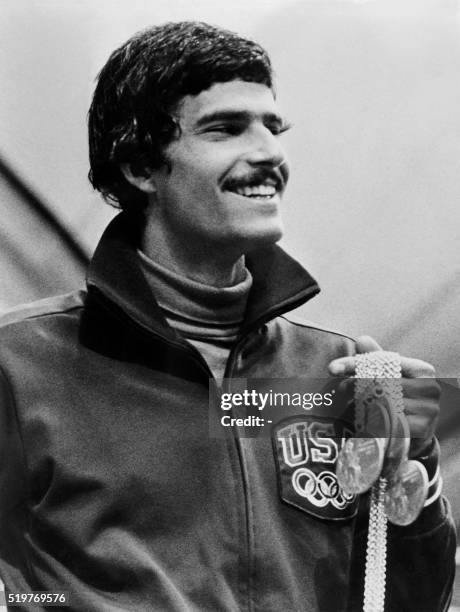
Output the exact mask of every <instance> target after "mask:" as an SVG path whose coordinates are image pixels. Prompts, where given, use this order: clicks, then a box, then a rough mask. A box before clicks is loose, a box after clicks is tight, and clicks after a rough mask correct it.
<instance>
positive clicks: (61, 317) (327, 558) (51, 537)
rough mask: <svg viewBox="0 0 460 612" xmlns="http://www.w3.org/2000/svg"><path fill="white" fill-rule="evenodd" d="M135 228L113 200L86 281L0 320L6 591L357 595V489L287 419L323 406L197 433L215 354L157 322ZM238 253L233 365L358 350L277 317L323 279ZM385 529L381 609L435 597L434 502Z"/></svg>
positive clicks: (261, 372) (160, 605)
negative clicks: (241, 430)
mask: <svg viewBox="0 0 460 612" xmlns="http://www.w3.org/2000/svg"><path fill="white" fill-rule="evenodd" d="M137 239H138V229H137V226H136V224H135V223H133V222H131V221H130V219H129V218H128V217H126V216H125V214H124V213H122V214H121V215H119V216H118V217H117V218H116V219H115V220H114V221H113V222H112V223H111V224H110V226H109V228H108V230H106V232H105V234H104V236H103V238H102V240H101V242H100V244H99V246H98V248H97V251H96V253H95V256H94V258H93V261H92V263H91V266H90V269H89V273H88V280H87V290H86V291H80V292H77V293H75V294H72V295H67V296H64V297H58V298H52V299H48V300H42V301H40V302H37V303H35V304H32V305H29V306H25V307H21V308H18V309H15V310H14V311H13V312H11V313H10V314H9V315H6V316H5V317H4V318H3V321H2V327H1V329H0V367H1V378H0V408H1V409H0V420H1V422H0V436H1V444H0V457H1V462H0V486H1V488H0V494H1V495H0V557H1V561H0V575H1V578H2V579H3V581H4V582H5V585H6V587H7V589H9V590H10V591H12V592H21V593H28V592H30V591H47V592H51V593H56V592H61V591H66V592H67V593H68V594H69V598H70V605H69V607H65V608H64V607H62V609H63V610H75V611H76V610H78V611H79V612H96V611H97V612H109V611H116V610H120V611H131V610H132V611H135V612H151V611H166V612H186V611H196V612H198V611H199V612H204V611H209V612H211V611H212V612H217V611H218V612H236V611H245V612H246V611H248V612H249V611H251V612H256V611H263V612H284V611H286V610H290V611H293V612H301V611H302V612H340V611H345V610H347V611H350V610H352V611H354V610H356V611H357V610H359V609H360V608H361V606H362V602H361V599H362V591H363V584H362V582H363V572H364V550H365V535H366V534H365V527H366V518H367V514H366V508H365V506H366V503H365V502H366V499H365V498H363V499H362V500H361V504H360V506H361V508H358V505H359V503H358V502H359V500H358V499H344V498H343V496H342V497H341V496H340V491H339V490H338V489H337V487H336V486H335V485H334V482H333V476H331V474H333V463H334V461H335V458H336V453H335V451H334V447H333V445H331V444H329V446H324V445H321V444H320V442H319V441H318V439H316V443H315V440H314V436H313V438H309V437H308V436H305V435H301V434H302V433H303V432H306V431H307V430H308V431H309V432H310V433H311V431H312V430H311V429H309V428H310V427H312V426H314V423H315V422H317V421H318V418H317V416H318V415H316V416H315V414H311V413H308V414H307V413H306V412H305V411H303V412H304V414H303V415H301V417H299V418H300V420H299V421H298V422H297V421H296V422H294V425H293V423H292V422H291V421H290V422H289V423H288V426H292V427H293V429H292V436H291V438H290V440H291V443H290V445H288V444H284V446H283V444H282V443H281V442H280V441H279V440H277V439H276V433H275V434H274V435H273V436H272V439H270V437H264V438H260V439H257V440H254V439H244V438H243V439H241V438H239V437H238V435H237V433H236V432H235V431H234V430H233V429H232V428H226V433H225V435H224V436H221V437H218V438H213V437H210V435H209V430H208V416H209V401H208V381H209V378H210V377H211V376H212V375H211V372H210V371H209V369H208V367H207V365H206V363H205V361H204V360H203V358H202V357H201V355H200V354H199V352H198V351H197V350H195V349H194V348H193V347H192V346H191V345H190V344H189V343H188V342H186V341H185V340H184V339H183V338H181V337H180V336H179V334H178V333H177V332H176V331H175V330H174V329H172V328H171V327H169V326H168V325H167V324H166V322H165V320H164V318H163V316H162V315H161V312H160V310H159V308H158V306H157V305H156V303H155V300H154V296H153V295H151V292H150V289H149V287H148V285H147V284H146V281H145V279H144V278H143V276H142V274H141V273H140V270H139V266H138V261H137V254H136V250H135V249H136V244H137ZM247 265H248V267H249V268H250V270H251V273H252V275H253V277H254V283H253V287H252V291H251V294H250V296H249V302H248V309H247V316H246V320H245V323H244V325H243V327H242V329H241V334H240V337H239V339H238V340H237V342H236V344H235V346H234V348H233V350H232V351H231V354H230V357H229V359H228V363H227V370H226V377H227V378H257V377H262V378H270V377H274V378H285V377H297V376H301V377H305V376H307V377H311V378H315V377H327V366H328V364H329V362H330V361H331V360H332V359H334V358H336V357H340V356H343V355H346V354H352V353H353V350H354V345H353V342H352V341H351V340H350V339H349V338H347V337H345V336H342V335H340V334H337V333H332V332H330V331H325V330H323V329H319V328H316V327H313V326H309V325H300V324H294V323H292V322H290V321H288V320H287V319H286V318H284V317H283V314H284V313H287V312H288V311H290V310H292V309H293V308H296V307H297V306H299V305H300V304H303V303H304V302H306V301H307V300H308V299H310V298H311V297H313V296H314V295H315V294H316V293H317V292H318V291H319V289H318V287H317V285H316V283H315V281H314V280H313V279H312V278H311V277H310V276H309V275H308V274H307V273H306V272H305V271H304V270H303V269H302V268H301V266H300V265H299V264H298V263H297V262H295V261H294V260H293V259H291V258H290V257H289V256H288V255H286V254H285V253H284V252H283V251H282V250H281V249H280V248H279V247H277V246H272V247H269V248H267V249H264V250H263V251H258V252H257V253H254V254H253V255H252V256H251V257H248V258H247ZM315 419H316V421H315ZM312 423H313V425H312ZM323 425H324V423H323ZM326 425H327V427H329V430H330V428H333V427H334V424H333V423H329V424H326ZM297 432H300V434H299V435H298V434H297ZM296 436H297V437H296ZM312 440H313V441H312ZM299 469H300V470H302V469H303V470H304V471H303V472H298V471H297V470H299ZM305 470H309V472H307V471H305ZM307 473H309V474H313V475H314V479H316V481H317V484H318V483H319V486H318V488H317V489H316V493H315V494H313V493H312V489H311V488H309V487H308V486H306V480H305V478H303V479H302V477H305V475H306V474H307ZM295 474H296V476H295ZM295 479H297V480H295ZM293 483H294V484H293ZM295 483H297V484H295ZM388 547H389V551H388V579H387V580H388V585H387V609H388V610H390V611H391V612H403V611H406V610H407V611H412V610H413V611H417V612H423V611H426V612H437V611H440V610H444V609H445V606H446V605H447V602H448V599H449V593H450V588H451V583H452V579H453V572H454V552H455V535H454V530H453V526H452V521H451V519H450V517H449V514H448V510H447V504H446V502H445V501H444V500H442V499H440V500H438V501H437V502H436V503H434V504H433V505H432V506H430V507H429V508H427V509H425V510H424V511H423V513H422V516H421V517H420V518H419V519H418V520H417V522H416V523H415V524H413V525H412V526H410V527H407V528H390V531H389V544H388ZM12 609H15V610H19V609H23V610H36V609H37V607H36V606H35V607H34V606H32V605H23V606H22V607H15V608H12Z"/></svg>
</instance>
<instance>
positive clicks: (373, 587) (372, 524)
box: [355, 351, 404, 612]
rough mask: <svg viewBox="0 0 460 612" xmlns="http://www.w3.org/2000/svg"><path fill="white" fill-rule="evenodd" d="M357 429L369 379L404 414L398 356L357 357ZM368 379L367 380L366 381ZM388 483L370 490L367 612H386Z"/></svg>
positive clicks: (383, 481)
mask: <svg viewBox="0 0 460 612" xmlns="http://www.w3.org/2000/svg"><path fill="white" fill-rule="evenodd" d="M355 378H356V383H355V405H356V429H357V431H359V430H360V429H361V430H362V427H363V423H364V414H363V404H362V401H361V400H362V397H363V395H364V393H365V391H366V389H367V388H368V386H369V380H368V379H379V380H378V383H379V385H381V386H382V387H383V389H384V390H385V392H386V393H387V394H388V396H389V397H390V398H391V400H392V402H391V403H392V405H393V406H395V411H396V413H397V414H403V412H404V402H403V394H402V387H401V381H400V380H398V379H400V378H401V358H400V356H399V354H398V353H393V352H390V351H375V352H372V353H363V354H359V355H356V371H355ZM366 379H367V380H366ZM386 489H387V479H386V478H384V477H382V476H380V477H379V479H378V481H377V483H376V484H375V485H374V486H373V487H372V489H371V502H370V512H369V529H368V534H367V550H366V569H365V578H364V606H363V611H364V612H384V608H385V585H386V553H387V517H386V514H385V493H386Z"/></svg>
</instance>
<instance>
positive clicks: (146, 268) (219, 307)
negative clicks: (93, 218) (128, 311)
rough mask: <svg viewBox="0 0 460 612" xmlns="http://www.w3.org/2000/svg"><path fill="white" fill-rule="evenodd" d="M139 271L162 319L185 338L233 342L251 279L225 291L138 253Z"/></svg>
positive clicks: (245, 276)
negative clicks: (159, 310) (228, 340)
mask: <svg viewBox="0 0 460 612" xmlns="http://www.w3.org/2000/svg"><path fill="white" fill-rule="evenodd" d="M137 252H138V255H139V259H140V264H141V270H142V272H143V274H144V276H145V279H146V281H147V283H148V285H149V287H150V289H151V290H152V291H153V294H154V295H155V297H156V300H157V303H158V305H159V306H160V308H161V309H162V311H163V314H164V316H165V317H166V319H167V320H168V322H169V323H170V325H172V326H173V327H175V328H176V329H177V330H178V331H180V332H181V333H182V334H183V335H184V336H186V337H189V338H197V339H198V338H200V339H205V338H214V339H224V338H227V339H229V338H232V339H234V338H235V337H236V336H237V334H238V331H239V329H240V327H241V324H242V323H243V320H244V316H245V311H246V305H247V300H248V295H249V292H250V289H251V286H252V275H251V273H250V272H249V270H248V269H247V268H244V272H243V278H242V279H241V280H240V281H239V282H237V283H236V284H234V285H231V286H229V287H214V286H213V285H208V284H205V283H203V282H199V281H196V280H193V279H191V278H188V277H186V276H184V275H182V274H180V273H179V272H178V271H174V270H171V269H169V268H166V267H165V266H163V265H161V264H159V263H158V262H156V261H153V260H152V259H150V258H149V257H147V255H145V254H144V253H143V252H142V251H140V250H138V251H137Z"/></svg>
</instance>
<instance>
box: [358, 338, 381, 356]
mask: <svg viewBox="0 0 460 612" xmlns="http://www.w3.org/2000/svg"><path fill="white" fill-rule="evenodd" d="M381 350H383V349H382V347H381V346H380V344H379V343H378V342H377V341H376V340H374V338H372V337H371V336H359V338H357V339H356V352H357V353H372V352H373V351H381Z"/></svg>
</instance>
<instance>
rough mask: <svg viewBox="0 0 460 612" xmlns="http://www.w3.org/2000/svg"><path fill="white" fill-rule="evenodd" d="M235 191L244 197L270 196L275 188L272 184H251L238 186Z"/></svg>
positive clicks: (274, 191)
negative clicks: (250, 185)
mask: <svg viewBox="0 0 460 612" xmlns="http://www.w3.org/2000/svg"><path fill="white" fill-rule="evenodd" d="M235 193H237V194H238V195H242V196H246V197H272V196H274V195H275V193H276V189H275V187H274V186H273V185H253V186H252V187H249V186H245V187H238V188H237V189H235Z"/></svg>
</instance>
